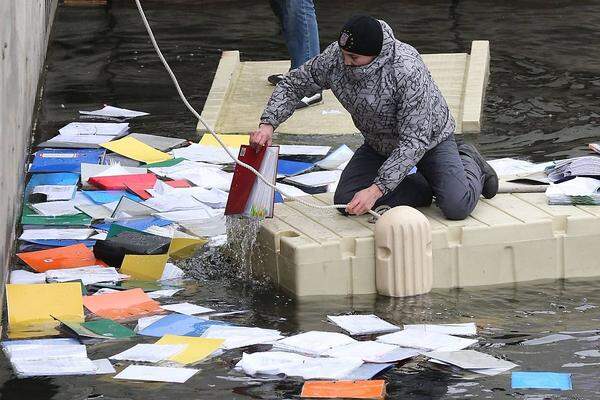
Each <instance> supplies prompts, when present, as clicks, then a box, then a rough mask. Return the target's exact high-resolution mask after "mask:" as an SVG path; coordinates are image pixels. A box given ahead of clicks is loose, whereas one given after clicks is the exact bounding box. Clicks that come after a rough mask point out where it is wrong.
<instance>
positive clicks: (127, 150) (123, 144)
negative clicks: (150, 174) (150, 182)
mask: <svg viewBox="0 0 600 400" xmlns="http://www.w3.org/2000/svg"><path fill="white" fill-rule="evenodd" d="M102 147H104V148H106V149H108V150H110V151H113V152H115V153H117V154H121V155H123V156H125V157H129V158H132V159H134V160H137V161H142V162H145V163H153V162H159V161H165V160H169V159H171V158H173V157H172V156H170V155H169V154H167V153H163V152H162V151H160V150H156V149H155V148H153V147H150V146H148V145H147V144H145V143H143V142H140V141H139V140H137V139H135V138H133V137H131V136H127V137H125V138H123V139H119V140H113V141H112V142H107V143H104V144H102Z"/></svg>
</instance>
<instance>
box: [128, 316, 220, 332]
mask: <svg viewBox="0 0 600 400" xmlns="http://www.w3.org/2000/svg"><path fill="white" fill-rule="evenodd" d="M213 325H229V324H227V323H226V322H222V321H210V320H208V319H204V318H199V317H194V316H190V315H185V314H169V315H167V316H165V317H164V318H161V319H160V320H158V321H156V322H154V323H153V324H151V325H149V326H148V327H146V328H145V329H142V330H140V331H139V334H140V335H145V336H154V337H162V336H164V335H167V334H171V335H178V336H195V337H199V336H202V334H203V333H204V331H206V330H207V329H208V328H209V327H210V326H213Z"/></svg>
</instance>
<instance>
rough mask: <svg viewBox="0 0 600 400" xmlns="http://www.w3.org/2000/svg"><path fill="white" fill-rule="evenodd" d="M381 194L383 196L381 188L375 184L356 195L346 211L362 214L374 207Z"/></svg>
mask: <svg viewBox="0 0 600 400" xmlns="http://www.w3.org/2000/svg"><path fill="white" fill-rule="evenodd" d="M381 196H383V193H382V192H381V189H379V187H378V186H377V185H374V184H373V185H371V186H369V187H368V188H366V189H363V190H361V191H360V192H357V193H356V194H355V195H354V197H353V198H352V201H350V203H348V206H347V207H346V212H348V214H354V215H362V214H364V213H366V212H368V211H369V210H370V209H371V208H373V205H374V204H375V202H376V201H377V200H378V199H379V198H380V197H381Z"/></svg>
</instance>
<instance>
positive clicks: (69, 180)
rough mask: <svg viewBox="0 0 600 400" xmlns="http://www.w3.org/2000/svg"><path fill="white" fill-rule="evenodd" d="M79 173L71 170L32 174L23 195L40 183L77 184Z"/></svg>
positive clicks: (28, 193)
mask: <svg viewBox="0 0 600 400" xmlns="http://www.w3.org/2000/svg"><path fill="white" fill-rule="evenodd" d="M78 182H79V174H74V173H71V172H55V173H51V174H32V175H31V178H29V182H28V183H27V186H25V192H24V195H23V197H24V198H25V200H27V198H28V197H29V195H30V194H31V192H32V191H33V188H34V187H36V186H40V185H77V183H78Z"/></svg>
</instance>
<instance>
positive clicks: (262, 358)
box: [236, 351, 363, 379]
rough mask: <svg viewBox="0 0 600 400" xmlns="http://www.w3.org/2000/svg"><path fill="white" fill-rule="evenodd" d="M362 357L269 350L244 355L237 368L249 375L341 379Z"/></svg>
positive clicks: (358, 364)
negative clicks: (318, 356)
mask: <svg viewBox="0 0 600 400" xmlns="http://www.w3.org/2000/svg"><path fill="white" fill-rule="evenodd" d="M362 363H363V362H362V360H361V359H360V358H311V357H305V356H302V355H300V354H294V353H287V352H280V351H268V352H262V353H253V354H247V353H244V354H243V355H242V359H241V360H240V361H239V362H238V363H237V364H236V369H239V370H242V371H244V372H245V373H246V374H248V375H252V376H254V375H258V374H265V375H279V374H285V375H287V376H299V377H302V378H304V379H340V378H342V377H343V376H345V375H347V374H349V373H350V372H352V371H353V370H355V369H356V368H358V367H360V366H361V365H362Z"/></svg>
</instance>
